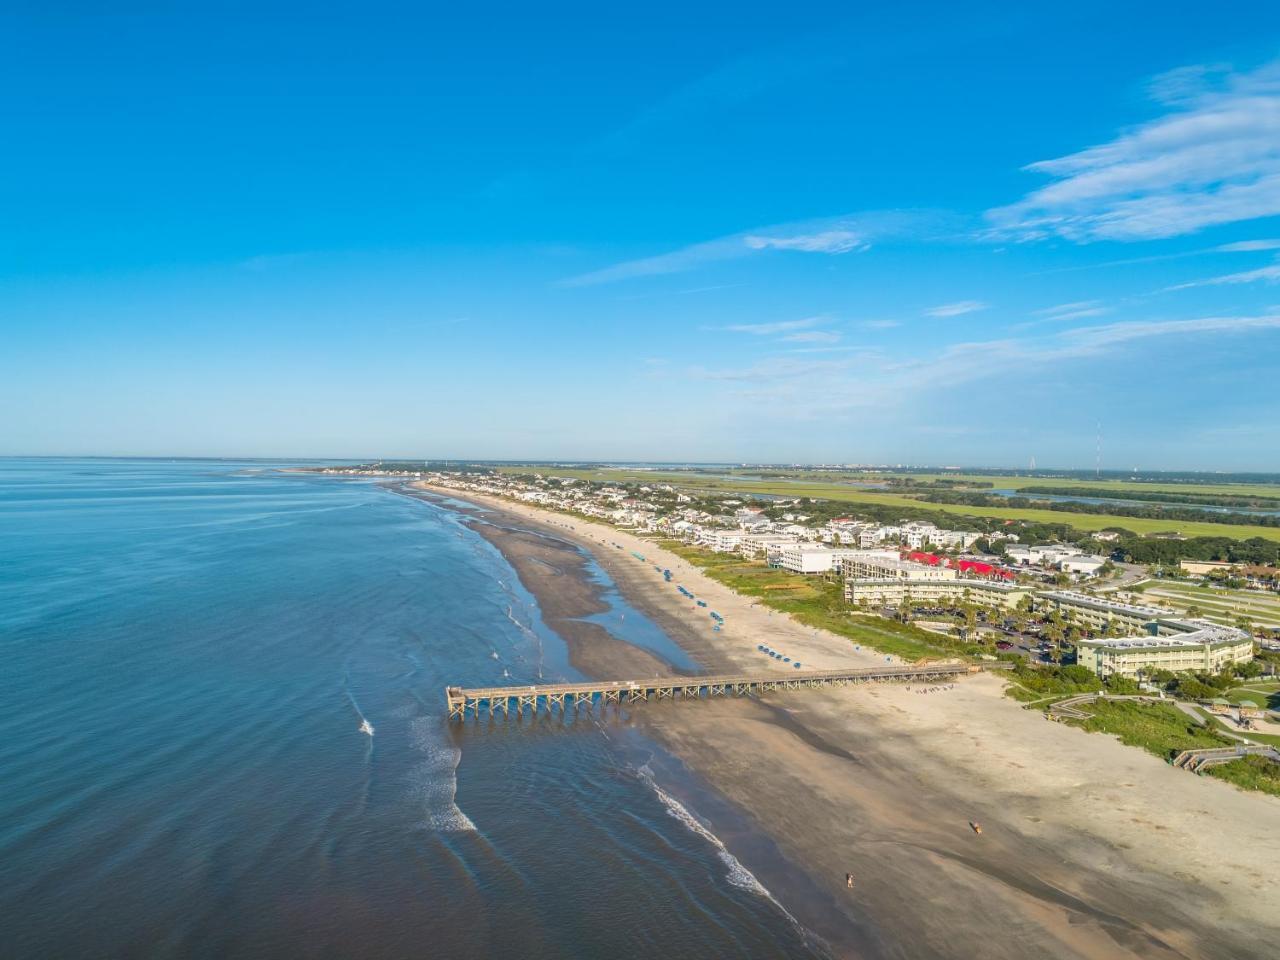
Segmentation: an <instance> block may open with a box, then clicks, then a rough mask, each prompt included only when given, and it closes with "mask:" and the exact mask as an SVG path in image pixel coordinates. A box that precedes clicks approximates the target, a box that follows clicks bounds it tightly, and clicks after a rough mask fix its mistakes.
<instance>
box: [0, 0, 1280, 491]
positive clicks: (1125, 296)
mask: <svg viewBox="0 0 1280 960" xmlns="http://www.w3.org/2000/svg"><path fill="white" fill-rule="evenodd" d="M111 6H113V7H117V8H120V10H121V12H112V13H103V12H100V9H99V8H98V7H97V5H89V4H75V5H68V4H64V5H61V9H60V10H55V9H53V7H54V5H49V4H44V5H39V4H23V5H9V6H7V7H6V8H5V10H4V11H3V12H2V13H0V113H2V116H3V124H4V130H5V133H6V137H5V141H6V145H7V149H5V150H4V151H3V152H2V153H0V334H2V335H3V336H2V339H0V454H43V453H48V454H87V453H94V454H139V455H170V454H172V455H202V454H208V455H229V456H234V455H253V456H272V455H279V456H335V457H348V456H352V457H359V456H378V455H382V456H400V455H405V456H423V457H496V458H540V457H547V458H582V459H588V458H590V459H662V460H667V459H696V460H769V461H822V462H874V463H882V462H888V463H930V464H944V463H956V464H970V465H973V464H990V465H1009V466H1022V465H1025V464H1026V463H1027V462H1028V460H1029V459H1030V458H1031V457H1035V458H1036V460H1037V462H1038V463H1039V464H1040V465H1042V466H1047V465H1060V466H1092V465H1093V463H1094V459H1095V448H1096V444H1097V437H1098V434H1099V431H1100V432H1101V436H1102V461H1103V465H1104V466H1106V467H1110V468H1128V467H1132V466H1138V467H1142V468H1146V469H1157V468H1161V467H1164V468H1203V469H1264V470H1280V418H1277V416H1276V415H1275V412H1274V407H1273V403H1272V402H1271V396H1270V395H1271V393H1272V390H1273V387H1274V386H1275V385H1276V384H1277V373H1278V372H1280V285H1278V282H1280V6H1277V5H1275V4H1270V3H1263V2H1256V3H1250V2H1244V3H1238V4H1232V5H1229V6H1227V7H1223V8H1222V9H1218V8H1208V7H1205V6H1204V5H1203V4H1193V3H1177V2H1174V3H1168V2H1165V3H1159V4H1155V3H1133V4H1114V3H1110V4H1103V3H1093V2H1081V3H1076V4H1072V5H1070V8H1069V9H1065V10H1063V9H1057V8H1054V9H1052V10H1049V9H1047V8H1046V9H1036V8H1039V7H1042V5H1038V4H1016V5H1015V4H1007V5H995V4H955V3H949V4H944V3H937V4H926V3H916V4H907V5H899V6H898V7H895V9H893V10H886V9H882V8H883V7H884V6H887V5H882V4H876V5H871V4H866V5H852V4H847V3H846V4H806V3H798V4H789V5H786V6H785V8H780V7H778V6H777V5H776V4H769V5H765V4H760V5H753V6H751V7H748V8H744V7H743V6H742V5H740V4H735V5H724V6H716V5H698V6H696V7H693V8H691V7H690V6H689V5H688V4H678V5H670V6H667V5H662V4H646V5H644V6H643V7H636V8H625V9H622V8H611V7H608V6H607V5H603V6H602V5H599V4H580V5H557V4H553V5H536V6H537V9H536V10H534V9H532V6H534V5H525V7H526V8H525V9H516V10H513V11H506V12H502V11H500V10H498V9H495V8H492V7H489V8H485V9H483V10H478V11H476V12H469V11H467V10H463V9H460V8H461V7H462V6H463V5H457V4H451V5H438V6H434V7H428V6H426V5H421V4H417V5H413V4H404V5H387V4H363V5H359V6H358V8H357V6H354V5H341V6H339V5H324V4H320V5H316V4H307V5H302V4H299V5H288V4H270V3H257V4H224V5H219V6H218V7H217V9H214V8H213V7H212V6H209V7H205V8H202V9H201V10H199V11H195V10H190V9H188V10H185V11H184V10H181V9H178V6H179V5H170V4H156V5H154V6H153V5H149V4H145V3H131V4H123V5H111ZM21 7H26V9H21Z"/></svg>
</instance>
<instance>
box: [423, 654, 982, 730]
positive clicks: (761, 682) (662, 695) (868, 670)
mask: <svg viewBox="0 0 1280 960" xmlns="http://www.w3.org/2000/svg"><path fill="white" fill-rule="evenodd" d="M1002 666H1004V665H1003V664H1001V665H996V664H991V665H990V667H995V668H996V669H999V668H1000V667H1002ZM983 669H985V668H984V667H981V666H976V665H974V664H968V663H927V664H916V665H912V666H901V667H888V666H886V667H862V668H858V669H855V670H806V671H803V672H796V673H794V674H791V675H787V674H784V673H771V674H767V675H763V676H760V675H756V676H751V675H748V674H730V675H725V676H706V677H655V678H654V679H652V680H601V681H596V682H594V683H554V684H540V685H537V686H525V687H476V688H471V689H465V688H463V687H446V688H445V698H446V699H447V700H448V703H449V719H450V720H465V719H466V717H467V713H468V711H470V712H471V714H472V715H473V716H475V717H479V716H480V714H481V712H483V711H485V710H487V711H488V714H489V716H491V717H492V716H493V715H494V714H496V713H499V712H501V713H503V714H504V715H510V714H511V713H512V712H514V713H515V715H516V716H521V715H522V714H523V713H524V711H525V710H526V709H527V710H528V711H529V713H530V715H534V714H537V712H538V709H539V708H540V707H545V708H546V710H547V711H548V712H550V711H552V710H553V709H554V708H556V707H559V708H560V710H561V712H564V711H565V710H567V709H568V708H569V707H574V708H586V709H590V708H591V707H592V706H593V705H595V704H597V703H598V704H601V705H602V706H603V705H605V704H610V703H612V704H619V705H621V704H623V703H628V704H629V703H647V702H648V701H650V700H675V699H676V698H677V697H679V698H680V699H681V700H690V699H694V700H696V699H700V698H702V697H746V696H756V695H759V694H762V693H768V692H770V691H774V690H802V689H804V688H806V687H827V686H838V687H842V686H846V685H848V684H851V683H870V682H872V681H877V680H899V681H904V682H910V681H918V682H924V681H933V680H946V679H949V678H953V677H962V676H966V675H968V674H970V673H977V672H979V671H980V670H983Z"/></svg>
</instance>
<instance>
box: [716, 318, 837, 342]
mask: <svg viewBox="0 0 1280 960" xmlns="http://www.w3.org/2000/svg"><path fill="white" fill-rule="evenodd" d="M826 322H827V318H826V317H823V316H819V317H805V318H804V319H803V320H775V321H773V322H771V323H731V324H729V325H728V326H727V327H720V329H721V330H727V331H728V332H729V333H749V334H751V335H753V336H757V337H770V336H774V335H776V334H779V333H789V332H791V331H792V330H805V329H808V328H809V327H816V326H818V325H819V324H822V323H826Z"/></svg>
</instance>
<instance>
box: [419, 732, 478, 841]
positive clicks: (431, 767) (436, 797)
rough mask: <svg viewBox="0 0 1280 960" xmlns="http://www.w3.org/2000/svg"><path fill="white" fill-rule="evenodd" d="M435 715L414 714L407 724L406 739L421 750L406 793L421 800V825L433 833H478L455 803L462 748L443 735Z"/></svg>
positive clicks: (473, 824) (472, 823)
mask: <svg viewBox="0 0 1280 960" xmlns="http://www.w3.org/2000/svg"><path fill="white" fill-rule="evenodd" d="M446 737H447V734H446V733H445V732H444V728H443V726H442V723H441V720H440V718H439V717H431V716H427V717H418V718H416V719H415V720H413V721H412V722H411V723H410V724H409V742H410V743H411V744H412V746H413V747H414V748H416V749H417V750H419V751H420V752H421V753H422V754H423V759H422V761H421V762H420V763H418V764H415V765H414V767H413V770H412V772H411V774H410V776H411V785H410V797H411V798H412V799H413V800H414V801H415V802H417V803H420V804H422V806H423V808H424V812H425V813H426V821H425V823H424V825H425V826H426V827H428V828H429V829H431V830H435V831H436V832H437V833H479V832H480V831H479V830H478V829H477V828H476V825H475V823H474V822H473V821H472V820H471V818H470V817H468V816H467V815H466V814H465V813H463V812H462V809H461V808H460V807H459V806H458V803H457V796H458V763H459V762H460V761H461V760H462V751H461V750H459V749H458V748H457V747H456V746H455V745H454V744H453V743H451V742H449V741H448V740H447V739H446Z"/></svg>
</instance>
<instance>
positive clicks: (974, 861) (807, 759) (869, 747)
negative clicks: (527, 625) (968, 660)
mask: <svg viewBox="0 0 1280 960" xmlns="http://www.w3.org/2000/svg"><path fill="white" fill-rule="evenodd" d="M413 486H415V487H417V488H418V489H422V490H425V491H426V492H429V493H433V494H435V495H437V496H439V497H443V498H447V499H451V500H454V501H460V502H466V503H471V504H474V505H476V506H479V507H481V508H483V509H485V510H492V511H495V512H496V513H497V514H498V515H499V516H501V517H505V518H508V521H509V522H508V524H507V525H517V526H521V527H528V528H531V529H532V530H533V531H535V532H537V533H538V534H540V535H542V536H543V537H545V536H547V535H550V536H551V537H553V538H557V539H560V540H562V541H565V542H566V543H568V544H573V545H575V546H576V547H579V548H584V549H585V550H586V551H588V552H589V553H590V554H591V555H592V556H594V557H595V559H596V561H597V563H599V565H600V566H601V568H602V569H604V570H605V571H606V572H607V573H608V575H609V576H610V577H611V579H612V580H613V581H614V583H615V584H616V585H617V589H618V591H619V593H620V594H621V595H622V596H623V597H624V598H625V599H626V600H627V602H628V603H630V604H631V605H632V606H633V607H634V608H636V609H637V610H640V611H642V612H644V613H645V614H646V615H647V616H649V617H650V618H651V619H652V620H654V622H655V623H657V624H658V625H659V626H660V627H661V628H662V629H663V630H664V631H666V632H667V633H668V635H669V636H670V637H671V639H672V640H674V641H675V642H676V643H678V644H679V645H680V646H681V647H682V648H683V649H685V650H686V651H688V652H689V654H690V655H691V656H692V657H694V659H696V660H698V661H699V662H700V663H701V664H702V665H703V666H704V667H707V668H708V669H715V670H721V669H751V670H753V671H759V670H761V669H770V668H772V669H777V670H782V669H785V668H783V667H782V666H781V665H779V664H776V663H775V661H773V660H771V659H768V658H764V657H762V656H761V655H760V654H759V653H758V652H757V651H756V649H755V644H756V643H758V642H761V640H763V641H764V642H768V643H769V644H770V645H771V646H774V647H775V648H777V649H782V650H786V651H788V652H790V653H792V654H793V656H795V657H796V658H797V659H799V658H800V657H803V658H804V662H805V664H806V666H813V667H814V668H818V669H821V668H823V667H828V666H830V667H838V666H846V665H850V664H853V663H857V664H858V665H870V664H873V663H881V662H883V656H882V655H879V654H875V653H872V652H870V651H866V650H863V651H855V650H853V649H852V645H851V644H850V642H849V641H848V640H846V639H843V638H839V637H834V636H832V635H826V636H823V632H822V631H814V630H812V629H811V628H807V627H803V626H801V625H799V624H796V623H795V622H793V621H791V620H790V618H788V617H785V616H783V615H781V614H775V613H772V612H769V611H766V610H765V609H764V608H760V607H758V606H756V605H755V604H754V603H753V602H752V601H751V600H750V599H749V598H745V597H740V596H738V595H736V594H732V593H731V591H729V590H728V588H726V587H723V586H722V585H720V584H717V583H715V582H714V581H711V580H709V579H708V578H706V577H705V576H704V575H703V574H702V573H701V572H700V571H698V570H697V569H696V568H693V567H691V566H690V565H688V564H686V563H684V561H682V560H679V558H676V557H674V555H671V554H668V553H666V552H665V551H663V550H662V549H661V548H659V547H657V546H656V545H655V544H653V543H651V542H648V541H641V540H639V539H638V538H635V537H633V536H632V535H630V534H629V533H626V532H625V531H620V530H616V529H614V528H612V527H607V526H604V525H601V524H595V523H591V522H589V521H583V520H579V519H578V518H574V517H568V516H565V515H561V514H556V513H551V512H548V511H544V510H539V509H537V508H532V507H528V506H526V505H523V504H518V503H514V502H511V501H506V500H500V499H497V498H493V497H487V496H483V495H477V494H472V493H466V494H460V493H459V492H458V491H454V490H451V489H448V488H434V487H430V486H429V485H427V484H414V485H413ZM474 526H477V527H479V526H482V524H475V525H474ZM490 542H494V541H493V540H491V541H490ZM513 543H514V542H513V541H512V540H510V539H508V541H507V544H506V546H507V547H508V548H510V549H513V550H518V549H519V545H518V544H514V545H513ZM613 544H620V545H621V547H622V549H618V548H616V547H614V546H613ZM495 546H497V547H498V549H499V550H502V551H503V552H504V554H506V550H504V549H503V544H501V543H495ZM562 549H566V548H562ZM632 550H636V551H637V552H639V553H641V554H643V555H644V556H646V558H648V559H647V560H646V562H644V563H640V562H639V561H637V560H636V559H635V558H634V557H632V556H631V551H632ZM650 560H652V562H649V561H650ZM524 562H525V563H526V566H528V561H527V558H526V560H525V561H524ZM654 562H657V563H659V564H661V565H663V566H665V567H669V568H670V569H671V570H672V571H673V573H674V574H676V581H677V582H683V583H684V584H686V585H687V586H690V587H693V588H694V591H695V592H696V593H697V594H698V595H699V596H700V597H705V598H707V599H708V601H709V602H710V603H711V604H712V609H717V610H719V611H720V612H722V613H723V614H724V615H725V617H726V625H725V628H724V630H723V631H721V632H720V633H715V632H713V631H712V630H711V628H710V623H709V620H708V621H706V622H704V621H703V619H702V618H700V617H698V616H697V615H696V614H695V613H693V611H696V610H699V609H700V608H696V607H692V605H691V604H688V603H687V602H685V601H683V600H682V598H680V597H679V594H678V593H677V592H676V590H675V589H674V585H673V584H669V583H666V582H665V581H664V580H663V579H662V577H660V576H658V575H657V574H656V573H655V572H654V570H653V563H654ZM584 572H585V564H583V565H582V571H581V572H579V574H578V575H579V576H582V575H584ZM522 579H523V575H522ZM566 582H567V581H564V580H556V581H555V582H550V581H547V582H543V583H540V584H539V585H538V586H539V589H538V590H535V589H534V588H533V586H532V585H531V584H529V583H526V587H527V588H529V589H530V592H531V593H533V594H534V596H535V597H536V598H537V599H538V601H539V603H540V604H541V603H542V602H543V597H544V596H546V597H547V598H548V600H549V602H550V603H551V604H552V607H553V608H554V607H555V605H556V604H557V603H558V602H559V601H558V600H557V599H556V598H555V597H554V594H555V593H556V592H557V590H558V589H559V588H561V587H563V586H565V583H566ZM539 591H541V592H539ZM561 625H563V624H561ZM553 629H556V630H557V632H560V628H559V626H555V627H553ZM570 629H571V632H572V629H573V628H570ZM601 632H602V633H604V635H605V636H606V637H608V636H609V635H608V634H607V631H603V630H602V631H601ZM600 640H601V638H600V637H599V636H586V635H580V636H579V637H578V640H577V643H576V645H577V646H579V647H581V648H587V647H593V648H595V649H596V651H597V655H596V656H594V658H593V659H592V661H591V667H590V669H588V670H587V672H590V673H593V674H595V673H596V672H597V671H608V670H612V671H613V674H612V676H614V677H615V678H616V677H617V676H618V672H617V671H618V670H619V669H623V667H622V666H621V665H622V664H623V663H625V659H624V658H625V656H627V655H626V654H622V653H620V652H619V651H618V650H617V649H614V648H613V645H619V646H621V647H628V646H629V645H628V644H625V643H623V642H622V641H620V640H617V639H615V638H612V637H609V640H611V641H612V644H607V643H606V644H603V645H602V644H601V643H600V642H599V641H600ZM566 643H570V645H571V647H572V646H574V645H575V644H574V643H573V642H571V641H569V640H568V638H566ZM631 649H635V648H631ZM584 662H585V661H584ZM601 675H602V676H607V675H608V674H601ZM1001 687H1002V684H1001V682H1000V681H999V680H998V679H997V678H994V677H975V678H971V679H969V680H965V681H962V682H960V683H959V684H957V685H956V688H955V689H951V690H944V691H941V692H939V693H936V694H928V695H923V694H920V693H919V692H918V691H908V690H907V689H906V688H904V687H901V686H883V687H874V688H870V687H868V688H857V689H846V690H836V691H809V692H806V693H804V694H799V695H791V696H787V695H779V696H778V697H776V698H773V697H771V698H770V699H768V700H761V701H746V700H734V701H716V702H708V703H703V704H699V705H698V707H697V709H696V710H689V711H685V710H679V709H676V710H671V709H662V708H651V709H647V710H637V711H634V712H633V713H632V714H631V723H632V724H633V725H634V726H636V727H638V728H639V729H641V730H642V731H643V732H645V733H646V734H648V735H650V736H652V737H653V738H654V739H655V740H656V741H657V742H658V743H660V744H662V745H663V746H664V747H665V748H666V749H668V750H670V751H671V753H672V754H673V755H674V756H676V757H677V758H679V760H680V761H681V762H682V763H683V764H684V765H685V766H686V768H687V769H688V770H689V771H690V772H692V773H693V774H695V775H697V776H698V777H700V778H701V779H702V780H703V781H705V782H706V783H707V784H708V785H709V786H710V787H711V788H712V789H714V790H715V791H716V792H717V793H718V794H719V795H721V796H723V797H724V798H725V800H726V801H727V802H729V803H731V804H732V805H733V806H734V807H735V808H736V809H738V810H741V811H743V812H744V815H746V816H747V817H749V818H750V819H752V820H753V821H754V822H755V825H756V827H757V829H758V830H759V831H760V832H761V833H762V834H764V835H766V836H767V837H768V839H769V841H771V844H772V846H773V847H775V848H776V850H777V851H778V853H779V854H780V855H781V856H782V857H783V858H784V859H785V860H786V862H787V863H788V864H789V865H790V866H791V867H792V868H794V869H800V870H803V872H804V873H805V874H806V875H807V876H808V877H809V879H810V880H811V881H812V884H813V887H814V889H816V890H819V891H821V892H822V893H824V894H825V896H824V897H815V896H813V895H812V894H813V891H812V890H811V891H810V892H809V896H807V897H806V900H805V902H800V903H797V902H792V901H791V900H789V898H788V896H787V887H786V885H785V879H784V878H780V877H771V876H770V870H769V867H768V864H767V863H762V864H759V865H756V864H752V863H750V862H747V861H744V863H745V865H746V866H747V867H748V869H752V871H753V872H755V871H756V870H757V869H759V870H760V873H759V874H758V875H759V876H760V879H761V882H762V883H764V884H765V886H766V887H768V888H769V889H770V890H773V891H774V893H775V895H776V896H777V897H778V899H779V901H780V902H781V903H782V904H783V905H784V907H785V909H786V910H788V911H789V912H791V913H793V914H794V915H795V916H796V918H797V920H798V921H799V922H800V923H802V924H803V925H804V926H806V927H808V928H810V929H812V930H813V931H814V932H815V933H816V934H817V935H819V936H820V937H822V938H824V939H826V940H827V941H828V942H829V943H830V944H832V946H833V949H834V951H835V952H836V953H837V955H849V956H910V957H968V956H973V955H975V954H978V953H981V954H983V955H986V956H993V957H1010V958H1014V957H1025V956H1049V957H1081V958H1091V957H1097V958H1104V957H1105V958H1110V957H1129V956H1132V957H1187V958H1190V957H1223V958H1228V957H1230V958H1239V957H1253V956H1257V957H1263V956H1267V955H1268V950H1269V944H1273V943H1274V937H1275V936H1276V935H1277V934H1278V933H1280V920H1278V919H1277V918H1276V916H1275V915H1274V914H1275V911H1274V910H1272V909H1269V905H1270V904H1272V903H1274V901H1275V898H1276V897H1277V896H1278V895H1280V892H1278V891H1280V888H1278V887H1277V885H1276V883H1275V881H1274V880H1272V879H1271V874H1270V873H1269V872H1268V871H1270V870H1272V869H1273V867H1272V865H1273V864H1274V862H1276V859H1277V858H1280V840H1277V839H1276V837H1275V835H1274V831H1270V832H1269V833H1270V834H1271V835H1270V836H1268V835H1267V833H1268V832H1267V831H1264V833H1263V835H1261V836H1253V835H1251V833H1250V829H1251V828H1252V826H1253V825H1254V824H1266V823H1268V822H1280V805H1277V804H1276V803H1275V802H1274V800H1273V799H1271V798H1266V797H1260V796H1255V795H1246V794H1242V793H1240V792H1239V791H1235V790H1234V789H1233V788H1231V787H1230V786H1229V785H1227V784H1221V783H1217V782H1214V781H1209V780H1204V779H1200V778H1196V777H1192V776H1189V775H1188V774H1186V773H1184V772H1182V771H1174V770H1171V769H1170V768H1168V767H1167V766H1166V765H1165V764H1163V763H1161V762H1160V761H1158V760H1156V759H1155V758H1152V757H1149V756H1146V755H1144V754H1141V753H1139V752H1138V751H1136V750H1133V749H1132V748H1128V747H1124V746H1123V745H1121V744H1119V743H1118V742H1116V741H1114V740H1112V739H1110V738H1106V737H1101V736H1099V735H1096V734H1088V733H1085V732H1084V731H1080V730H1075V729H1073V728H1070V727H1065V726H1062V725H1060V724H1053V723H1049V722H1047V721H1045V720H1043V719H1042V718H1040V717H1039V716H1035V715H1032V714H1030V713H1028V712H1027V711H1024V710H1021V709H1020V708H1019V707H1018V705H1016V704H1014V703H1013V702H1012V701H1010V700H1008V699H1007V698H1005V697H1004V696H1003V695H1002V693H1001ZM1267 817H1270V818H1271V819H1270V820H1269V821H1268V820H1267V819H1266V818H1267ZM969 819H980V820H981V822H982V823H983V824H984V835H983V836H982V837H981V838H978V837H976V836H974V835H973V832H972V831H971V830H969V829H968V824H967V821H968V820H969ZM1162 821H1165V822H1162ZM731 849H732V847H731ZM733 853H734V854H735V855H738V854H739V853H740V851H739V850H737V849H733ZM744 855H745V856H747V857H748V859H749V854H744ZM845 872H853V873H854V874H855V877H856V878H858V879H857V881H856V883H855V889H854V890H853V891H847V890H845V889H844V882H843V878H844V873H845ZM771 881H773V882H771ZM774 882H781V883H783V886H782V887H775V886H774ZM820 899H821V900H826V901H828V902H826V903H817V902H813V901H816V900H820ZM913 904H925V905H927V906H926V907H924V908H923V909H916V908H915V907H914V906H913ZM850 932H854V933H856V937H855V938H852V939H856V940H857V942H858V946H857V949H856V950H854V949H853V947H852V946H851V938H850V937H849V936H847V934H849V933H850ZM872 932H874V934H875V941H874V945H872V944H870V943H868V942H867V940H866V938H867V936H868V934H870V933H872ZM842 934H844V935H842Z"/></svg>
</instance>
